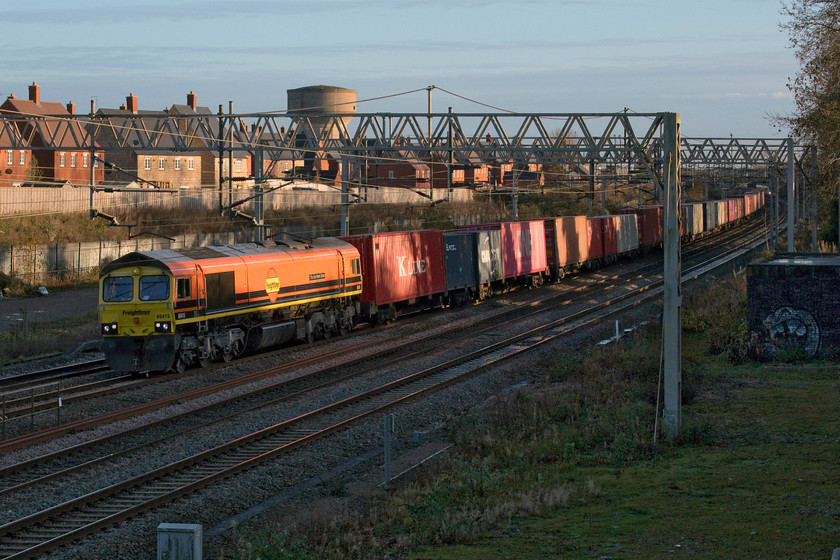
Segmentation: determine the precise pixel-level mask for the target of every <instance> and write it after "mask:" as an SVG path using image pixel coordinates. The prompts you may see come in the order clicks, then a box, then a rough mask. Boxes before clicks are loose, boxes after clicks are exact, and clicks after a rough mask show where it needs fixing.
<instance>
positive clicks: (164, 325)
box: [155, 321, 172, 333]
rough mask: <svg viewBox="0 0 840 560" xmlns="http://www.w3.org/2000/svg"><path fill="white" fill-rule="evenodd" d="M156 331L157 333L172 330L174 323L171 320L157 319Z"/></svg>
mask: <svg viewBox="0 0 840 560" xmlns="http://www.w3.org/2000/svg"><path fill="white" fill-rule="evenodd" d="M155 332H156V333H168V332H172V323H170V322H169V321H155Z"/></svg>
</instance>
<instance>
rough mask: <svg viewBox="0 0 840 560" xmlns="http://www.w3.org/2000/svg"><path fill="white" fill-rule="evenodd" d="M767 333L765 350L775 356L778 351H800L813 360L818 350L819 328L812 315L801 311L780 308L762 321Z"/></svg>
mask: <svg viewBox="0 0 840 560" xmlns="http://www.w3.org/2000/svg"><path fill="white" fill-rule="evenodd" d="M764 328H765V329H766V333H767V338H768V342H767V350H768V351H769V352H770V353H771V354H773V355H775V354H776V353H777V352H779V351H788V352H789V351H801V352H802V353H803V354H804V356H805V357H807V358H813V357H814V356H816V355H817V351H818V350H819V348H820V326H819V324H817V321H816V320H815V319H814V317H813V315H811V314H810V313H808V312H807V311H805V310H803V309H794V308H792V307H780V308H779V309H777V310H776V311H774V312H772V313H770V314H769V315H767V317H766V318H765V319H764Z"/></svg>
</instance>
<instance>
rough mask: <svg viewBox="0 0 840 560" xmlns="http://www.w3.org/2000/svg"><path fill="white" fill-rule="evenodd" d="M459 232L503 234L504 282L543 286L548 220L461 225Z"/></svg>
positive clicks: (545, 267) (545, 268)
mask: <svg viewBox="0 0 840 560" xmlns="http://www.w3.org/2000/svg"><path fill="white" fill-rule="evenodd" d="M458 230H459V231H488V230H490V231H493V230H498V231H499V232H500V233H501V242H502V273H503V275H504V279H505V282H509V283H513V282H520V283H527V284H528V285H531V286H540V285H542V282H543V276H544V275H545V274H546V271H547V269H548V264H547V262H546V255H545V222H543V220H531V221H522V222H502V223H498V224H478V225H471V226H462V227H459V228H458Z"/></svg>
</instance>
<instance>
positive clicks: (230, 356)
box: [222, 351, 233, 363]
mask: <svg viewBox="0 0 840 560" xmlns="http://www.w3.org/2000/svg"><path fill="white" fill-rule="evenodd" d="M232 359H233V352H229V351H228V352H222V361H223V362H224V363H228V362H230V361H231V360H232Z"/></svg>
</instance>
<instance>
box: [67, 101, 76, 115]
mask: <svg viewBox="0 0 840 560" xmlns="http://www.w3.org/2000/svg"><path fill="white" fill-rule="evenodd" d="M67 112H68V113H70V114H71V115H75V114H76V104H75V103H73V102H72V101H68V102H67Z"/></svg>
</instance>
